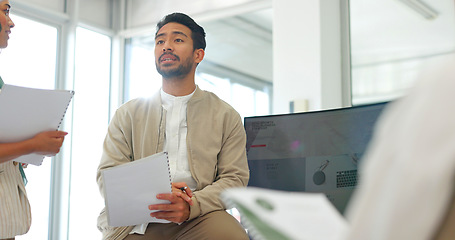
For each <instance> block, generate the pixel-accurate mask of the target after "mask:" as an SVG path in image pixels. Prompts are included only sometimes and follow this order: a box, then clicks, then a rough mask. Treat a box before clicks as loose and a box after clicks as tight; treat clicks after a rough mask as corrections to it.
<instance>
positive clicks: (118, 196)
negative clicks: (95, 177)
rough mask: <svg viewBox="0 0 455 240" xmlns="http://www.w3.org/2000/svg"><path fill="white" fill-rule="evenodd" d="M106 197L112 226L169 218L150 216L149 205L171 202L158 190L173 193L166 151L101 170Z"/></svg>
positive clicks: (109, 220)
mask: <svg viewBox="0 0 455 240" xmlns="http://www.w3.org/2000/svg"><path fill="white" fill-rule="evenodd" d="M102 175H103V181H104V197H105V204H106V212H107V216H108V223H109V225H110V226H113V227H119V226H134V225H138V224H143V223H148V222H161V223H168V222H169V221H166V220H161V219H156V218H153V217H151V216H150V213H151V211H150V210H149V209H148V206H149V205H151V204H161V203H169V202H168V201H165V200H159V199H157V198H156V195H157V194H159V193H171V191H172V187H171V178H170V172H169V161H168V157H167V153H163V152H162V153H157V154H154V155H152V156H149V157H146V158H142V159H139V160H136V161H132V162H130V163H126V164H122V165H119V166H116V167H112V168H108V169H105V170H103V171H102Z"/></svg>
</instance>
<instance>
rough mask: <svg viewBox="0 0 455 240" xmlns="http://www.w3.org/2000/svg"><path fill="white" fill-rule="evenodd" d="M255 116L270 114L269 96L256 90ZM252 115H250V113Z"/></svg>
mask: <svg viewBox="0 0 455 240" xmlns="http://www.w3.org/2000/svg"><path fill="white" fill-rule="evenodd" d="M255 100H256V112H255V115H256V116H261V115H268V114H270V97H269V94H267V93H265V92H261V91H256V99H255ZM250 116H252V115H250Z"/></svg>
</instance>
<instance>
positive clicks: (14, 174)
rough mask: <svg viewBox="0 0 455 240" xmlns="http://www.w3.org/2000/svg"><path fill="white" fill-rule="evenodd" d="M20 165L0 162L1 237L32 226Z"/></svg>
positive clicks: (0, 84) (0, 81) (18, 233)
mask: <svg viewBox="0 0 455 240" xmlns="http://www.w3.org/2000/svg"><path fill="white" fill-rule="evenodd" d="M2 86H3V80H2V79H1V77H0V88H1V87H2ZM19 166H20V164H15V163H14V162H13V161H8V162H4V163H0V239H3V238H14V237H15V236H17V235H21V234H24V233H26V232H27V231H28V229H29V228H30V224H31V219H32V218H31V213H30V204H29V202H28V199H27V193H26V192H25V186H24V181H23V180H22V175H21V173H20V170H19Z"/></svg>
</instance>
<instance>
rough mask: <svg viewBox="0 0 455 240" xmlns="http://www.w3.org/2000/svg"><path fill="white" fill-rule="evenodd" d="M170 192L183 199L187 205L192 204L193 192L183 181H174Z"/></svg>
mask: <svg viewBox="0 0 455 240" xmlns="http://www.w3.org/2000/svg"><path fill="white" fill-rule="evenodd" d="M172 192H173V193H175V195H176V196H178V197H181V198H182V199H183V200H185V201H186V202H187V203H188V204H189V205H191V206H193V200H192V199H191V198H192V197H193V192H192V191H191V189H190V188H189V187H188V186H187V185H186V183H184V182H176V183H172Z"/></svg>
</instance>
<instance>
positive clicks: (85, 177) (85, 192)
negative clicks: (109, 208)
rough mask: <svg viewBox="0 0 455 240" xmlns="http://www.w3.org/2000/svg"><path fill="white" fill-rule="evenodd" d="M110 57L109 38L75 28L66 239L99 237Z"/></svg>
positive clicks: (107, 118)
mask: <svg viewBox="0 0 455 240" xmlns="http://www.w3.org/2000/svg"><path fill="white" fill-rule="evenodd" d="M110 58H111V39H110V38H109V37H107V36H105V35H102V34H99V33H96V32H93V31H90V30H87V29H84V28H80V27H79V28H77V31H76V60H75V80H74V91H75V95H74V100H73V101H74V109H73V111H74V112H73V129H72V132H71V135H72V137H73V144H72V156H71V192H70V215H69V218H70V219H69V238H68V239H86V238H87V236H90V239H101V233H100V232H99V230H98V229H97V227H96V221H97V217H98V215H99V213H100V211H101V209H102V208H103V207H104V202H103V199H102V197H101V195H100V193H99V190H98V186H97V184H96V170H97V168H98V164H99V162H100V158H101V154H102V150H103V140H104V136H105V135H106V132H107V126H108V120H109V88H110ZM81 229H83V231H80V230H81Z"/></svg>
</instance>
